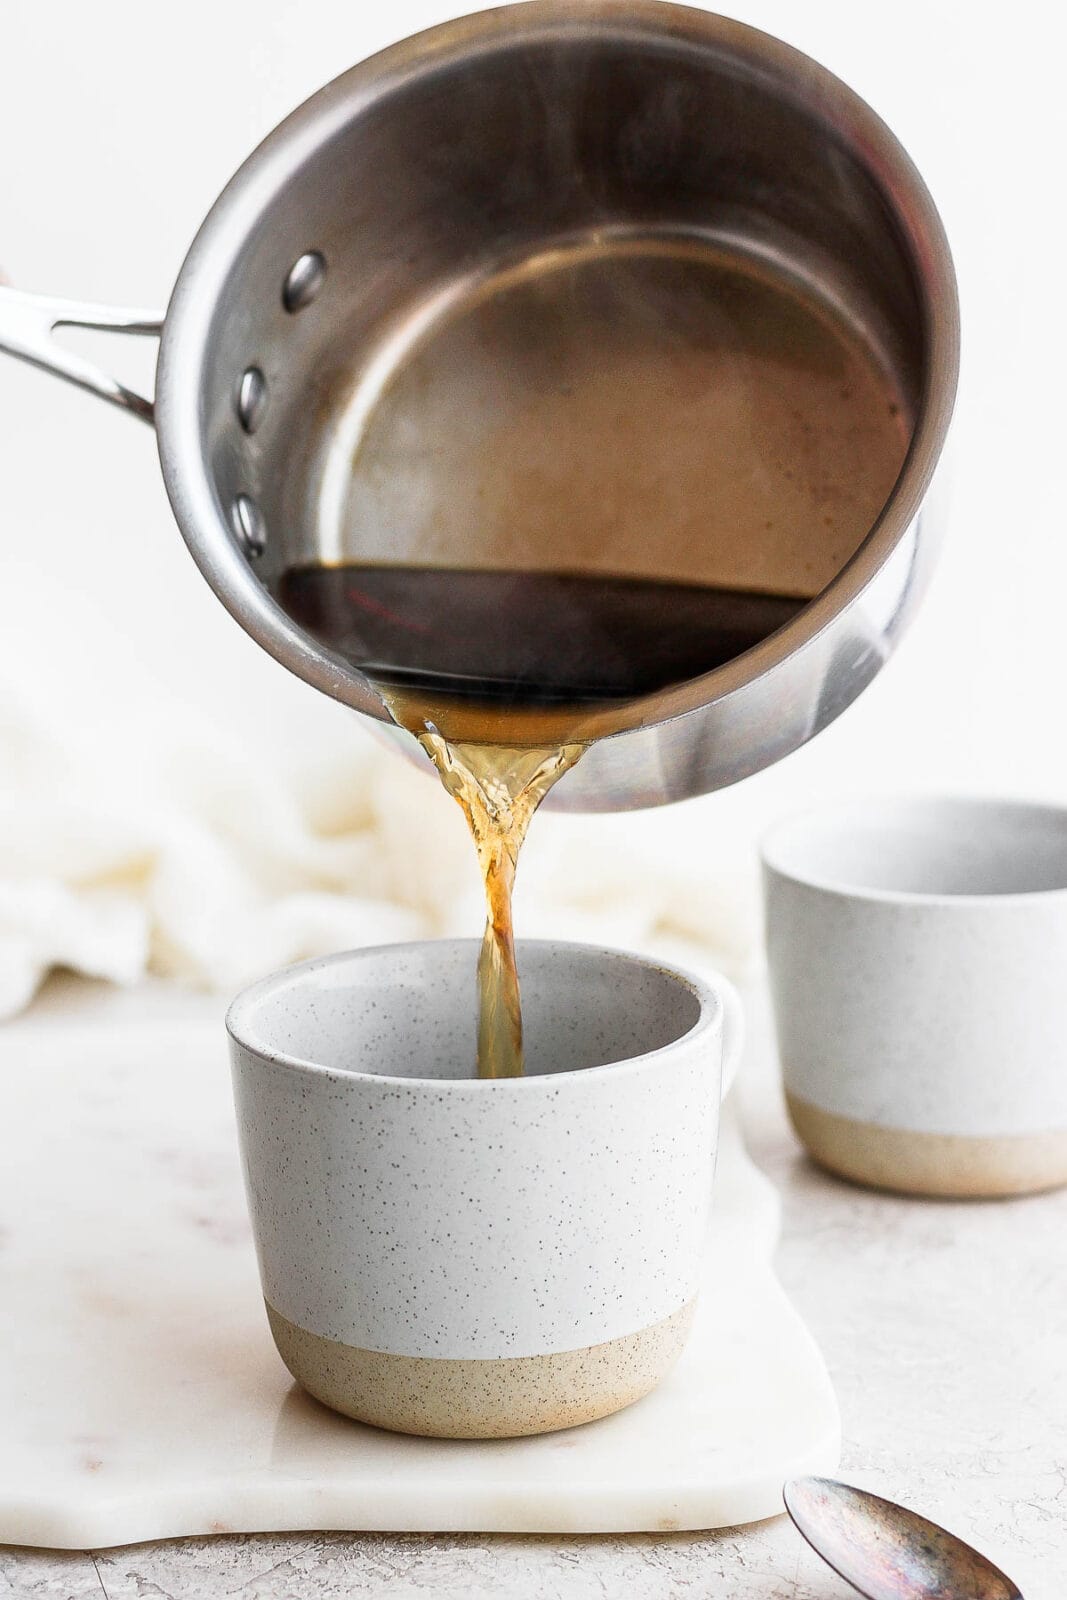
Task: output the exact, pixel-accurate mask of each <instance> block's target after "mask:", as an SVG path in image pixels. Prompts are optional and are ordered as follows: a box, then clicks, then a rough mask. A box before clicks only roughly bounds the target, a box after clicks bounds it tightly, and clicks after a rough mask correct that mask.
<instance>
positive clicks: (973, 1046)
mask: <svg viewBox="0 0 1067 1600" xmlns="http://www.w3.org/2000/svg"><path fill="white" fill-rule="evenodd" d="M764 889H765V901H766V914H767V917H766V920H767V948H768V958H769V964H770V977H771V988H772V997H773V1001H774V1008H775V1016H776V1024H777V1032H778V1043H779V1054H780V1057H781V1063H782V1073H783V1079H784V1084H785V1090H786V1097H787V1101H788V1104H789V1109H790V1114H791V1116H792V1119H793V1122H794V1125H795V1127H796V1129H797V1131H798V1133H799V1134H800V1137H801V1138H802V1139H803V1141H804V1143H805V1144H806V1145H807V1147H808V1149H809V1150H810V1151H811V1153H812V1154H813V1155H814V1156H815V1157H816V1159H818V1160H820V1161H821V1162H822V1163H823V1164H824V1165H826V1166H828V1167H830V1168H832V1169H833V1170H835V1171H838V1172H840V1173H842V1174H844V1175H845V1176H848V1177H852V1178H857V1179H859V1180H860V1181H863V1182H868V1183H873V1184H877V1185H878V1186H880V1187H886V1188H896V1189H902V1190H906V1191H909V1192H920V1193H935V1194H946V1195H960V1196H968V1195H971V1196H977V1195H984V1194H985V1195H996V1194H1009V1193H1018V1192H1024V1191H1027V1190H1031V1189H1040V1188H1046V1187H1049V1186H1051V1185H1053V1184H1056V1183H1060V1182H1063V1181H1067V1071H1065V1070H1064V1068H1065V1053H1067V1044H1065V1041H1067V983H1064V981H1063V973H1064V971H1065V970H1067V811H1063V810H1060V809H1058V808H1055V807H1047V806H1040V805H1029V804H1024V803H1018V802H1000V801H985V800H940V799H914V800H907V799H901V800H888V799H885V800H864V801H847V802H842V803H839V804H837V805H833V806H828V807H824V808H821V809H820V810H818V811H815V812H812V813H809V814H807V815H804V816H801V817H798V818H794V819H792V820H791V821H788V822H786V823H784V824H782V825H780V826H779V827H778V828H777V829H775V830H774V832H772V834H771V835H770V837H769V838H768V840H767V841H766V843H765V846H764Z"/></svg>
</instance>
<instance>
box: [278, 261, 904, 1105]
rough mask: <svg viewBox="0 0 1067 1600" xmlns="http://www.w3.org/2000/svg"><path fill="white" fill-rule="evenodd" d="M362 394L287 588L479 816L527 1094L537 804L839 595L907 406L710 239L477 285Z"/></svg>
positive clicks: (488, 970) (483, 988) (897, 447)
mask: <svg viewBox="0 0 1067 1600" xmlns="http://www.w3.org/2000/svg"><path fill="white" fill-rule="evenodd" d="M371 387H372V389H373V393H372V395H371V398H370V399H366V397H365V396H364V397H363V399H362V400H361V404H360V407H359V408H358V411H359V425H358V430H357V431H358V437H356V438H355V443H354V446H353V447H352V453H351V459H350V469H351V470H350V472H349V473H348V476H347V478H344V477H343V476H342V475H341V474H339V473H336V472H335V473H334V480H333V481H334V485H335V489H334V491H332V492H333V493H334V501H333V503H334V504H335V506H336V526H334V527H332V529H331V536H332V537H333V539H334V543H335V546H336V549H337V552H338V554H337V559H336V562H335V563H331V564H329V565H321V564H318V565H302V564H300V563H298V562H292V563H291V564H290V566H289V568H288V570H285V571H283V572H281V573H279V574H277V575H276V576H275V578H274V579H273V581H272V584H271V586H272V589H273V592H274V594H275V596H276V598H277V599H278V601H279V602H280V604H281V605H282V606H283V607H284V609H285V610H286V611H287V612H288V613H289V615H290V616H291V617H292V618H293V619H294V621H296V622H297V623H298V624H299V625H300V626H301V627H303V628H304V629H305V630H306V631H307V632H308V633H309V634H311V635H312V636H313V637H314V638H315V639H316V640H317V641H319V642H320V643H322V644H324V645H326V646H327V647H329V648H330V649H331V650H332V651H334V652H336V653H337V654H338V655H340V656H342V657H344V658H345V659H346V660H347V661H349V662H351V663H352V664H353V665H355V666H356V667H358V668H359V669H360V670H361V671H362V672H364V673H365V674H366V675H367V676H368V677H369V678H370V679H371V681H372V682H374V683H375V685H376V686H377V687H378V689H379V692H380V693H381V694H382V696H383V699H384V700H385V701H386V703H387V705H388V706H389V708H390V710H391V712H392V714H393V716H394V718H395V719H396V720H397V721H398V722H400V723H401V725H402V726H404V727H406V728H407V729H408V730H409V731H411V732H412V733H413V734H414V735H415V736H416V737H417V738H418V739H419V740H420V742H421V744H422V746H423V748H424V749H425V750H426V751H427V753H428V754H429V756H430V758H431V759H432V760H433V762H434V764H435V766H436V767H437V770H438V773H439V774H440V777H441V780H442V782H443V783H444V785H445V787H446V789H448V791H449V793H451V794H452V795H453V796H454V797H455V798H456V800H457V801H458V802H459V804H460V806H461V807H462V809H463V811H464V813H465V814H466V817H467V821H468V824H469V826H470V829H471V832H472V835H473V838H474V843H475V848H476V850H477V854H478V860H479V863H480V866H481V871H482V874H483V878H484V881H485V888H486V897H487V906H488V921H487V927H486V935H485V942H484V944H483V948H482V958H481V963H480V968H479V981H480V1004H481V1025H480V1029H479V1059H478V1070H479V1072H480V1073H482V1074H483V1075H486V1076H504V1075H508V1074H514V1073H518V1072H521V1071H522V1035H521V1017H520V1010H519V991H518V980H517V976H516V972H515V963H514V938H513V932H512V923H511V888H512V884H513V882H514V877H515V869H516V864H517V861H518V856H519V851H520V848H521V845H522V841H523V839H524V837H525V834H526V830H527V828H528V827H529V824H530V819H531V817H532V815H533V813H534V811H535V810H536V808H537V806H538V805H539V804H540V802H541V800H542V799H543V798H544V796H545V795H546V794H547V793H548V791H549V790H550V789H551V787H552V784H553V783H555V782H556V781H557V780H558V779H559V778H560V777H561V776H562V775H563V774H564V773H565V772H566V771H567V770H569V768H570V767H571V766H573V765H574V763H575V761H576V760H578V759H580V757H581V753H582V750H583V748H585V746H586V743H587V740H588V738H589V736H590V728H591V727H595V728H596V729H598V730H602V729H603V727H604V724H605V717H604V715H603V714H604V712H605V710H608V711H610V708H611V707H612V706H620V705H628V704H631V703H632V702H634V701H638V700H640V698H641V697H642V696H644V695H648V694H652V693H654V692H655V691H657V690H660V689H664V688H667V687H668V686H670V685H672V684H678V683H682V682H685V681H686V680H688V679H691V678H694V677H697V676H699V675H701V674H703V673H705V672H709V671H711V670H712V669H713V668H714V667H717V666H720V665H722V664H723V663H725V662H726V661H729V660H732V659H733V658H735V657H736V656H738V655H740V654H742V653H743V652H744V651H745V650H748V649H750V648H751V647H752V646H753V645H755V644H757V643H758V642H759V641H761V640H763V639H765V638H767V637H768V635H770V634H772V633H774V632H775V631H776V630H777V629H778V628H780V627H782V626H784V625H785V624H786V623H788V622H789V621H790V620H791V619H792V618H793V617H794V616H795V615H796V614H797V612H798V611H800V610H801V609H802V608H803V607H804V606H805V605H806V604H807V603H808V601H809V600H810V599H811V598H812V597H813V596H815V595H816V594H818V593H819V592H820V591H821V590H822V589H823V588H825V586H826V584H827V583H829V582H830V581H831V579H832V578H833V577H834V576H835V575H836V574H837V573H838V572H839V571H840V569H841V567H842V566H843V565H844V564H845V562H846V561H847V560H848V559H849V557H850V556H851V555H852V554H853V553H854V552H855V551H856V549H857V548H858V547H859V545H860V544H861V543H862V541H863V539H864V538H865V537H866V535H867V533H868V532H869V530H870V529H871V527H872V526H873V524H874V522H875V520H876V519H877V516H878V514H879V512H880V511H881V509H882V506H883V505H884V504H885V501H886V499H887V497H888V495H889V493H890V491H891V489H892V487H893V485H894V483H895V481H896V478H897V475H898V473H899V471H900V468H901V466H902V464H903V461H904V456H905V453H906V450H907V444H908V439H909V436H910V420H909V415H908V406H907V403H906V402H905V400H904V398H903V397H902V396H901V394H900V393H899V392H898V391H897V390H896V389H895V388H894V386H893V385H892V383H891V382H890V380H889V378H888V377H887V375H886V371H885V369H884V367H883V366H882V364H881V363H880V362H879V360H878V359H877V358H876V356H875V355H874V354H873V353H872V351H871V349H870V348H869V346H868V345H867V343H866V342H865V341H864V340H863V339H862V338H860V337H859V336H858V335H857V334H856V332H855V331H854V330H853V329H852V328H850V327H849V326H848V325H847V324H846V323H845V322H844V321H843V320H842V319H841V318H840V317H839V316H838V314H837V313H836V312H835V311H834V310H833V309H832V308H831V307H829V306H828V304H826V303H825V302H823V301H822V300H820V299H818V298H816V297H815V296H814V295H812V294H810V293H809V292H808V291H807V290H806V289H805V288H804V287H803V286H802V285H798V284H797V283H796V282H795V281H793V280H787V279H785V278H783V277H780V276H778V275H776V272H775V269H774V268H773V267H772V266H769V265H767V263H765V262H761V261H758V260H756V259H754V258H749V257H745V256H742V255H740V254H737V253H734V252H732V251H730V250H729V249H728V248H725V247H722V246H719V245H716V244H714V243H713V242H709V241H702V240H700V239H679V240H670V239H662V238H659V239H656V238H648V239H642V238H633V237H632V238H616V239H612V238H604V239H603V240H596V239H590V240H585V241H579V242H578V243H576V244H574V245H568V244H564V245H561V247H560V248H559V249H554V250H549V251H545V252H544V253H543V255H541V256H539V257H537V258H536V259H534V260H531V261H529V262H525V263H521V264H519V265H517V266H514V265H513V266H510V267H508V268H506V269H501V271H500V272H499V273H498V274H497V275H496V276H495V277H492V276H490V277H483V278H479V279H478V280H477V282H476V283H475V282H473V281H472V287H471V290H470V293H469V294H465V295H462V296H460V297H459V298H458V299H457V300H456V301H455V302H452V303H450V304H449V305H448V306H447V307H445V308H444V309H443V310H442V311H441V313H440V314H439V315H437V316H435V317H434V318H432V319H429V320H428V322H427V324H426V326H425V327H424V328H423V330H422V332H421V334H420V335H419V337H418V338H417V340H416V341H415V342H414V344H413V345H411V346H410V347H409V348H407V349H406V350H405V351H404V352H403V354H402V355H401V356H400V357H398V359H397V361H396V364H395V366H394V367H393V368H392V370H391V371H390V373H389V375H388V377H387V378H386V379H384V380H381V379H380V377H375V379H374V381H373V384H372V386H371ZM338 485H339V486H340V492H339V493H338V492H337V488H336V486H338ZM606 720H607V721H608V723H609V724H610V717H608V718H607V719H606Z"/></svg>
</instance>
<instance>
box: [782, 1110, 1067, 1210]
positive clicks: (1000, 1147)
mask: <svg viewBox="0 0 1067 1600" xmlns="http://www.w3.org/2000/svg"><path fill="white" fill-rule="evenodd" d="M786 1104H787V1106H788V1108H789V1116H790V1120H791V1121H792V1124H793V1127H794V1129H795V1130H796V1133H797V1136H798V1137H799V1139H800V1141H801V1143H802V1144H803V1145H804V1147H805V1149H806V1150H807V1152H808V1154H809V1155H810V1156H811V1157H812V1159H813V1160H814V1161H817V1162H818V1163H819V1165H820V1166H821V1167H825V1168H827V1170H828V1171H830V1172H833V1173H835V1174H837V1176H839V1177H842V1178H849V1179H850V1180H851V1181H852V1182H853V1183H861V1184H864V1185H866V1186H867V1187H869V1188H874V1189H887V1190H891V1191H892V1192H894V1193H897V1194H913V1195H927V1196H939V1197H941V1198H948V1199H961V1200H992V1199H998V1198H1003V1197H1006V1196H1011V1195H1024V1194H1038V1193H1040V1192H1041V1191H1042V1190H1045V1189H1055V1188H1058V1187H1059V1186H1060V1185H1061V1184H1064V1183H1067V1129H1065V1130H1060V1131H1056V1132H1051V1133H1020V1134H1003V1135H1000V1136H999V1137H996V1138H978V1137H975V1136H972V1135H969V1134H949V1133H915V1132H913V1131H912V1130H911V1129H904V1128H880V1127H878V1126H877V1125H876V1124H875V1123H873V1122H858V1121H855V1120H854V1119H853V1118H851V1117H841V1116H837V1115H836V1114H835V1113H834V1112H832V1111H822V1110H820V1109H819V1107H818V1106H813V1105H811V1104H809V1102H808V1101H806V1100H802V1099H800V1098H799V1097H798V1096H797V1095H793V1094H788V1093H787V1094H786Z"/></svg>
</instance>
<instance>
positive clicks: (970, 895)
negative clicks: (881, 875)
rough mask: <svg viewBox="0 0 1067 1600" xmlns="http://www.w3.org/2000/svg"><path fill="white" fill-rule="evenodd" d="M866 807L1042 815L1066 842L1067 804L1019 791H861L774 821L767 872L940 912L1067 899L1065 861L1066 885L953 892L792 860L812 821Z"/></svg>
mask: <svg viewBox="0 0 1067 1600" xmlns="http://www.w3.org/2000/svg"><path fill="white" fill-rule="evenodd" d="M865 808H866V809H867V810H868V812H869V811H871V810H874V809H880V810H881V811H883V812H886V811H890V812H893V813H896V814H898V815H900V816H902V817H903V816H905V815H907V814H909V813H910V814H912V815H926V816H933V815H935V814H936V813H937V812H944V811H947V810H950V809H956V810H958V811H960V812H969V813H970V814H971V815H972V816H975V817H984V818H992V817H993V816H994V815H995V814H996V813H998V812H999V813H1001V815H1003V814H1004V813H1009V814H1010V815H1011V819H1012V821H1013V822H1015V821H1019V820H1021V819H1023V818H1026V817H1029V818H1038V817H1043V818H1045V819H1046V820H1049V821H1054V822H1057V823H1059V824H1060V825H1061V826H1062V827H1063V829H1064V834H1065V843H1067V806H1061V805H1057V804H1056V803H1055V802H1053V801H1045V800H1029V799H1026V798H1023V797H1020V796H1018V795H1000V794H989V795H982V794H959V793H956V792H950V793H943V792H939V791H932V792H930V793H926V794H924V793H912V794H908V793H901V792H895V793H894V792H890V793H883V794H856V795H850V796H845V797H842V798H840V799H837V800H831V801H823V802H820V803H818V804H816V805H812V806H806V807H804V808H803V809H802V810H800V811H795V812H792V813H790V815H788V816H786V817H783V818H780V819H779V820H778V821H777V822H775V823H773V824H772V825H771V827H770V828H769V829H767V831H766V832H765V833H764V834H763V837H762V839H761V840H760V860H761V862H762V865H763V868H764V870H765V871H766V872H772V873H774V874H775V875H776V876H778V877H779V878H782V879H784V880H785V881H786V882H788V883H794V884H797V885H798V886H799V887H801V888H804V889H813V890H815V891H816V892H818V893H820V894H825V895H831V896H835V897H837V898H838V899H842V900H851V901H858V902H870V903H874V904H882V905H895V906H901V907H916V908H918V907H921V906H928V907H933V908H936V909H938V910H942V909H943V910H946V911H947V910H950V909H958V910H961V911H963V910H970V909H979V908H980V909H992V908H993V907H994V906H1005V907H1010V906H1020V905H1030V904H1034V903H1035V902H1042V903H1047V902H1049V901H1055V900H1057V899H1060V898H1063V897H1067V865H1065V871H1064V882H1063V883H1061V884H1049V885H1048V886H1047V887H1040V888H1033V889H1009V890H1005V891H1004V892H1002V893H995V892H992V891H989V890H978V891H968V890H961V891H959V892H955V893H954V892H950V891H947V890H933V889H889V888H882V887H878V886H876V885H873V884H865V883H863V882H859V881H855V880H854V879H853V880H849V879H846V878H844V877H841V878H839V879H835V878H834V876H833V875H832V874H831V873H823V872H817V871H809V870H807V869H806V868H805V867H804V866H803V865H801V864H799V863H798V862H797V861H796V860H795V859H794V860H792V861H787V859H786V852H787V849H788V847H789V846H790V844H791V843H792V842H793V841H792V840H791V839H790V835H797V834H804V833H805V832H807V831H808V830H809V829H810V827H811V825H812V824H818V823H822V822H825V821H827V820H829V819H832V818H833V817H834V816H835V815H836V816H839V817H841V819H842V821H843V822H844V821H845V820H846V819H851V818H852V817H854V816H855V815H856V814H857V813H860V812H862V811H863V810H864V809H865Z"/></svg>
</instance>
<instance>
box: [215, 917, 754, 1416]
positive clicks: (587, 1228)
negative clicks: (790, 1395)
mask: <svg viewBox="0 0 1067 1600" xmlns="http://www.w3.org/2000/svg"><path fill="white" fill-rule="evenodd" d="M476 960H477V946H476V945H475V944H474V943H473V942H471V941H467V940H440V941H430V942H427V943H423V944H410V945H390V946H383V947H380V948H377V949H371V950H357V951H353V952H351V953H349V954H345V955H340V956H331V957H327V958H325V959H323V960H318V961H310V962H305V963H304V964H303V965H301V966H297V967H292V968H290V969H288V970H287V971H285V972H281V973H277V974H275V975H274V976H272V977H270V978H266V979H264V980H263V981H262V982H261V983H258V984H255V985H254V986H253V987H252V988H251V989H248V990H246V991H245V993H244V994H242V995H241V996H239V997H238V999H237V1000H236V1001H235V1002H234V1004H233V1006H232V1007H231V1009H230V1013H229V1017H228V1019H227V1026H228V1028H229V1032H230V1040H231V1058H232V1064H233V1076H234V1090H235V1097H236V1103H237V1121H238V1131H239V1135H240V1141H241V1152H242V1159H243V1163H244V1168H245V1180H246V1185H247V1189H248V1198H249V1206H250V1210H251V1214H252V1224H253V1229H254V1232H255V1237H256V1247H257V1251H258V1254H259V1263H260V1272H261V1276H262V1281H263V1291H264V1296H265V1299H266V1302H267V1315H268V1318H269V1320H270V1325H271V1331H272V1333H273V1335H274V1340H275V1343H276V1344H277V1346H278V1349H279V1351H280V1353H281V1356H282V1359H283V1360H284V1361H285V1363H286V1365H287V1366H288V1368H289V1370H290V1371H291V1372H292V1374H293V1376H294V1377H295V1378H296V1379H297V1380H298V1382H299V1383H301V1384H302V1385H303V1386H304V1388H305V1389H307V1390H308V1391H309V1392H310V1393H311V1394H313V1395H315V1396H316V1397H317V1398H318V1399H319V1400H322V1401H324V1402H325V1403H326V1404H327V1405H329V1406H332V1407H334V1409H336V1410H338V1411H342V1412H345V1413H346V1414H347V1415H349V1416H352V1417H356V1418H358V1419H359V1420H361V1421H364V1422H371V1423H374V1424H376V1425H378V1426H379V1427H385V1428H392V1429H396V1430H399V1431H400V1432H404V1433H419V1434H431V1435H437V1436H440V1437H448V1438H494V1437H503V1436H510V1435H518V1434H530V1433H546V1432H549V1431H551V1430H552V1429H556V1428H564V1427H569V1426H571V1425H573V1424H575V1423H580V1422H588V1421H591V1420H592V1419H593V1418H595V1417H602V1416H606V1415H608V1414H609V1413H610V1412H612V1411H618V1410H620V1409H621V1408H622V1407H623V1406H626V1405H629V1404H630V1403H631V1402H632V1401H634V1400H637V1399H639V1398H640V1396H641V1395H643V1394H646V1393H647V1392H648V1391H649V1390H650V1389H652V1388H653V1387H654V1386H655V1384H656V1383H658V1382H659V1380H660V1378H661V1377H663V1375H664V1374H665V1373H666V1372H667V1370H668V1369H669V1368H670V1366H671V1365H672V1364H673V1362H674V1360H675V1358H676V1357H677V1355H678V1354H679V1352H680V1350H681V1348H682V1345H683V1344H684V1342H685V1338H686V1335H687V1333H688V1330H689V1325H690V1322H691V1320H692V1315H693V1310H694V1304H695V1298H696V1293H697V1287H698V1284H699V1282H700V1275H701V1265H702V1258H703V1252H704V1244H705V1235H706V1230H707V1220H708V1210H709V1204H710V1198H711V1182H712V1175H713V1166H714V1158H715V1148H716V1142H717V1134H718V1119H719V1102H720V1098H721V1093H722V1091H723V1081H724V1078H725V1079H727V1080H728V1078H729V1076H730V1075H731V1074H732V1071H733V1068H734V1066H735V1064H736V1060H737V1056H738V1053H739V1049H740V1042H741V1031H742V1030H741V1014H740V1006H739V1003H738V1000H737V996H736V995H735V993H734V992H733V990H732V989H731V987H730V986H729V984H727V983H726V982H725V980H723V979H717V980H716V983H715V986H714V987H712V986H711V985H709V984H706V983H704V982H703V981H702V980H701V979H699V978H696V977H693V976H690V975H688V974H684V973H681V972H678V971H674V970H671V969H669V968H666V967H664V966H662V965H659V964H657V963H655V962H652V961H646V960H643V959H641V958H640V957H638V956H633V955H626V954H624V953H622V952H619V951H612V950H601V949H595V948H590V947H586V946H583V945H570V944H558V943H548V942H527V943H520V946H519V968H520V973H521V977H522V984H523V1011H524V1019H525V1024H526V1041H527V1075H526V1077H524V1078H518V1079H514V1078H513V1079H505V1080H496V1081H493V1080H479V1079H477V1078H475V1077H473V1075H472V1074H473V1070H474V1068H473V1063H474V1059H475V1015H476V1007H475V990H474V968H475V962H476ZM724 1037H725V1039H726V1043H725V1045H724ZM724 1057H725V1069H724Z"/></svg>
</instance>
